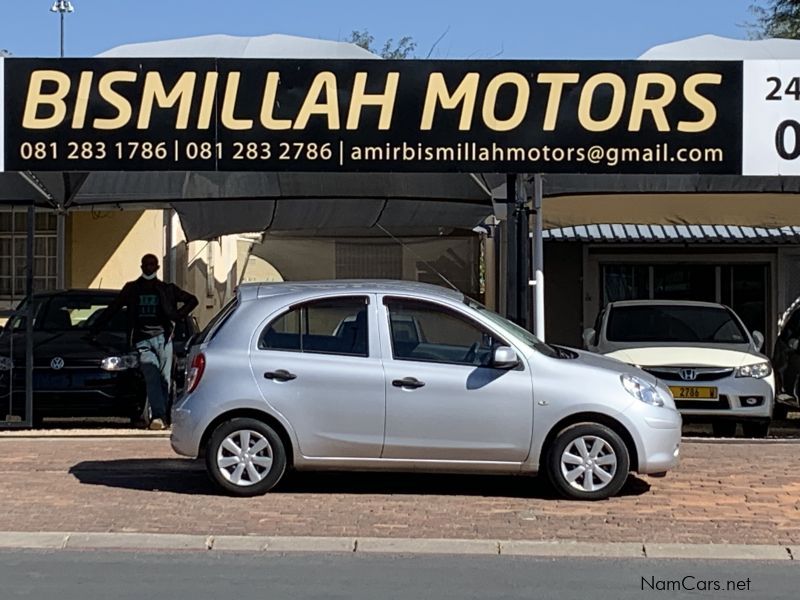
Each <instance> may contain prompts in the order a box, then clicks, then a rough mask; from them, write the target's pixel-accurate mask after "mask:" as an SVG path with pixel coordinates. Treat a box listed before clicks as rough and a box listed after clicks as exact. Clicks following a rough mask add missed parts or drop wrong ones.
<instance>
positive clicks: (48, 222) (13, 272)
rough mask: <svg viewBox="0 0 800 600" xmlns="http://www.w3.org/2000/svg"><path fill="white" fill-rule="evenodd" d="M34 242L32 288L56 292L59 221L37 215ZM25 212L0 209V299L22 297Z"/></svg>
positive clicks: (45, 214)
mask: <svg viewBox="0 0 800 600" xmlns="http://www.w3.org/2000/svg"><path fill="white" fill-rule="evenodd" d="M34 231H35V235H34V240H33V255H34V256H33V288H34V291H37V292H41V291H47V290H54V289H56V286H57V282H58V270H57V269H58V259H57V257H58V241H57V240H58V219H57V217H56V215H55V213H52V212H37V213H36V222H35V224H34ZM27 237H28V215H27V211H20V210H13V209H11V210H0V298H6V299H14V298H19V297H21V296H24V295H25V293H26V289H25V269H26V265H27V261H28V255H27V247H26V246H27Z"/></svg>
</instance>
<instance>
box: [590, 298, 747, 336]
mask: <svg viewBox="0 0 800 600" xmlns="http://www.w3.org/2000/svg"><path fill="white" fill-rule="evenodd" d="M606 339H608V341H610V342H686V343H692V342H694V343H710V344H744V343H747V342H748V341H749V339H748V337H747V333H746V332H745V330H744V329H743V328H742V326H741V325H740V324H739V322H738V320H737V319H736V318H735V317H734V316H733V314H732V313H731V311H730V310H729V309H727V308H724V307H715V306H669V305H651V306H623V307H614V308H612V309H611V312H610V314H609V316H608V324H607V326H606Z"/></svg>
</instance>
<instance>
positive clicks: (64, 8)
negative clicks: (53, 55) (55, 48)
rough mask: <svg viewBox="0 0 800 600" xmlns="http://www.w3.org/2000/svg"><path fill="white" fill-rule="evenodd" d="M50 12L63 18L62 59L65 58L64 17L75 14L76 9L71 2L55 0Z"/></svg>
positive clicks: (68, 0)
mask: <svg viewBox="0 0 800 600" xmlns="http://www.w3.org/2000/svg"><path fill="white" fill-rule="evenodd" d="M50 12H54V13H55V12H57V13H58V14H59V17H60V18H61V58H64V15H65V14H66V13H71V12H75V7H74V6H72V2H70V0H55V2H53V6H51V7H50Z"/></svg>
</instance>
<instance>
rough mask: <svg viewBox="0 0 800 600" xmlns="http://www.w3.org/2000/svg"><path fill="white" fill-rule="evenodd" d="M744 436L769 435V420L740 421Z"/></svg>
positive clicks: (758, 436) (757, 436)
mask: <svg viewBox="0 0 800 600" xmlns="http://www.w3.org/2000/svg"><path fill="white" fill-rule="evenodd" d="M742 432H743V433H744V437H748V438H759V439H761V438H765V437H767V435H769V421H744V422H742Z"/></svg>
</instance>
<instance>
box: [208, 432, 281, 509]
mask: <svg viewBox="0 0 800 600" xmlns="http://www.w3.org/2000/svg"><path fill="white" fill-rule="evenodd" d="M205 457H206V469H207V471H208V474H209V476H210V477H211V479H212V481H214V483H216V484H217V485H218V486H219V487H221V488H222V489H223V490H225V491H226V492H228V493H229V494H232V495H235V496H258V495H260V494H264V493H266V492H267V491H269V490H270V489H272V488H273V487H275V485H277V483H278V482H279V481H280V479H281V477H283V474H284V472H285V471H286V449H285V448H284V446H283V441H282V440H281V438H280V436H279V435H278V434H277V433H275V430H273V429H272V428H271V427H270V426H269V425H267V424H266V423H264V422H262V421H259V420H257V419H249V418H236V419H231V420H230V421H225V422H224V423H222V424H221V425H220V426H219V427H217V429H216V430H215V431H214V433H212V434H211V438H210V439H209V441H208V445H207V446H206V452H205Z"/></svg>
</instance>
